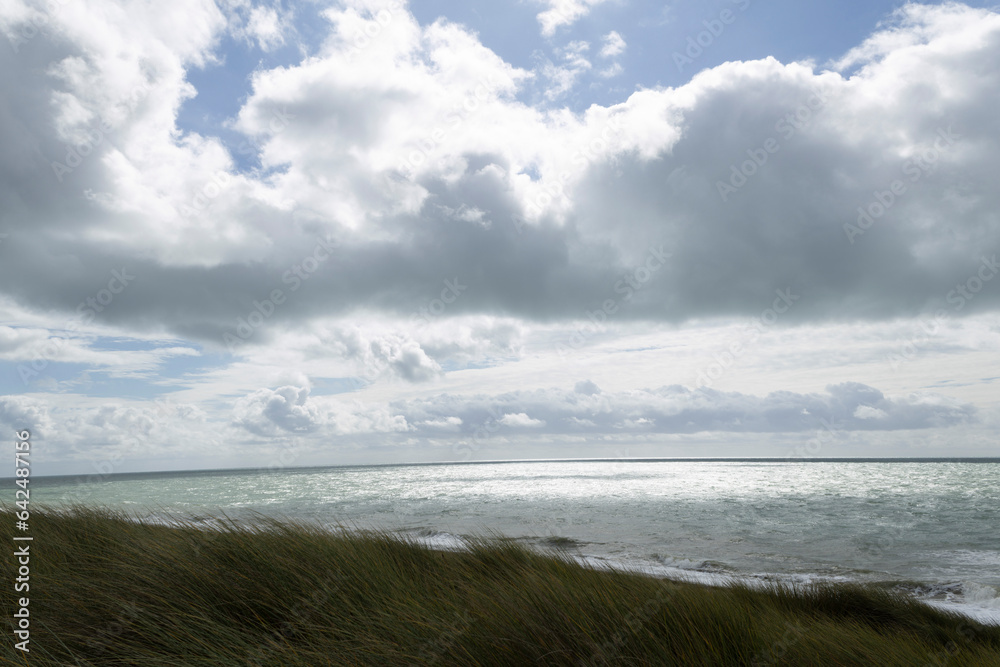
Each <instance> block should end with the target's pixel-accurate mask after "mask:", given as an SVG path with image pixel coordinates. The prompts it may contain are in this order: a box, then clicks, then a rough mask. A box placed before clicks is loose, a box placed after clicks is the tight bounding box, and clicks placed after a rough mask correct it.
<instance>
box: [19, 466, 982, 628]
mask: <svg viewBox="0 0 1000 667" xmlns="http://www.w3.org/2000/svg"><path fill="white" fill-rule="evenodd" d="M31 484H32V491H33V492H32V497H31V499H32V501H33V502H34V503H36V504H38V503H45V504H48V505H51V506H59V505H63V504H66V503H71V502H84V503H87V504H96V505H105V506H112V507H119V508H125V509H128V510H130V511H131V512H133V513H135V514H137V515H139V516H141V517H142V518H143V519H144V520H148V521H166V520H169V516H170V514H171V513H176V514H181V515H185V516H189V517H190V516H193V517H195V518H197V519H198V520H203V518H204V517H207V516H211V515H213V514H218V513H219V512H220V511H222V512H225V513H226V514H227V515H228V516H230V517H233V518H236V519H242V518H249V517H251V516H252V515H253V514H254V513H263V514H267V515H270V516H276V517H289V518H297V519H309V520H314V521H318V522H321V523H322V524H324V525H325V526H328V527H329V528H330V529H332V530H337V529H341V528H379V529H389V530H392V531H398V532H399V533H400V534H401V535H405V536H407V537H410V538H413V539H416V540H419V541H422V542H425V543H427V544H430V545H432V546H435V547H439V548H461V546H462V544H463V540H464V538H465V537H468V536H472V535H486V534H491V533H492V534H497V533H499V534H503V535H506V536H508V537H513V538H517V539H519V540H521V541H523V542H524V543H525V544H528V545H531V546H533V547H537V548H542V549H556V550H560V551H562V552H564V553H567V554H569V555H571V556H573V557H576V558H579V559H581V560H584V561H586V562H589V563H592V564H595V565H598V566H606V567H630V568H635V569H641V570H643V571H645V572H648V573H650V574H654V575H658V576H669V577H680V578H686V579H690V580H696V581H702V582H706V583H721V582H724V581H726V580H727V579H730V578H734V577H735V578H740V579H743V580H747V581H750V582H767V581H775V580H778V581H790V582H800V583H806V582H811V581H817V580H824V579H827V580H835V581H849V580H859V581H878V582H884V583H888V584H890V585H893V586H898V587H900V588H903V589H905V590H907V591H909V592H910V593H912V594H914V595H916V596H917V597H919V598H921V599H923V600H926V601H928V602H930V603H932V604H936V605H939V606H943V607H947V608H951V609H955V610H958V611H962V612H963V613H966V614H969V615H971V616H974V617H976V618H978V619H980V620H983V621H987V622H992V623H997V624H1000V530H998V528H1000V460H985V461H934V462H929V461H919V462H918V461H872V460H854V461H851V460H840V461H792V462H789V461H767V460H682V461H678V460H654V461H650V460H644V461H631V460H624V461H532V462H504V463H500V462H496V463H474V464H440V465H437V464H435V465H398V466H363V467H361V466H359V467H336V468H300V469H285V470H280V471H264V470H261V471H253V470H240V471H233V470H230V471H210V472H190V473H149V474H126V475H113V476H106V477H96V476H91V477H86V476H83V477H60V478H34V479H33V480H32V482H31Z"/></svg>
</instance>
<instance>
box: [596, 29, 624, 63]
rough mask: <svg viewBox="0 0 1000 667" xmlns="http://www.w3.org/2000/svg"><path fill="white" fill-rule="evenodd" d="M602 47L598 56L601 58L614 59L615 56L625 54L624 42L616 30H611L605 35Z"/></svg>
mask: <svg viewBox="0 0 1000 667" xmlns="http://www.w3.org/2000/svg"><path fill="white" fill-rule="evenodd" d="M602 41H603V42H604V46H602V47H601V52H600V56H601V57H602V58H614V57H615V56H620V55H621V54H623V53H625V47H626V46H627V45H626V44H625V40H624V39H623V38H622V36H621V35H620V34H618V31H617V30H612V31H611V32H609V33H608V34H606V35H605V36H604V38H603V40H602Z"/></svg>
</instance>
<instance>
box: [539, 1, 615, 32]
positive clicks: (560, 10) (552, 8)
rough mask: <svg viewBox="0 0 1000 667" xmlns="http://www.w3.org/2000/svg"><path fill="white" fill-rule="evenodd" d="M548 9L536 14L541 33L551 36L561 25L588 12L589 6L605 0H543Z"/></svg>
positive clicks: (569, 22)
mask: <svg viewBox="0 0 1000 667" xmlns="http://www.w3.org/2000/svg"><path fill="white" fill-rule="evenodd" d="M543 1H544V2H545V3H546V4H547V5H548V7H549V8H548V9H546V10H545V11H544V12H542V13H540V14H539V15H538V23H540V24H541V26H542V34H543V35H545V36H546V37H551V36H552V35H554V34H555V32H556V29H557V28H559V27H561V26H566V25H572V24H573V23H576V22H577V21H579V20H580V19H581V18H583V17H584V16H586V15H587V14H589V13H590V10H591V8H593V7H595V6H596V5H599V4H601V3H603V2H607V0H543Z"/></svg>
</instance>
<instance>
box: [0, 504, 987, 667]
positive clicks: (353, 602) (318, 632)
mask: <svg viewBox="0 0 1000 667" xmlns="http://www.w3.org/2000/svg"><path fill="white" fill-rule="evenodd" d="M2 509H3V511H4V513H5V514H6V515H8V516H7V517H6V518H7V519H10V520H8V521H5V522H4V524H3V526H4V527H3V528H2V529H0V530H2V531H3V532H4V533H5V535H6V536H7V537H8V539H10V537H12V536H13V521H12V517H11V516H10V514H11V510H10V508H7V507H3V508H2ZM208 519H212V518H211V517H208ZM31 520H32V531H33V532H32V535H33V537H34V542H32V543H31V544H32V550H33V551H32V574H31V577H32V579H31V584H32V588H31V591H30V595H31V607H30V610H31V618H32V620H33V621H34V622H35V623H36V625H33V626H32V644H31V646H32V654H31V662H32V664H40V665H47V664H63V663H66V662H69V663H72V664H76V662H79V664H88V663H89V664H102V660H107V659H109V658H110V657H112V656H113V657H114V658H115V659H116V660H118V661H119V662H121V664H154V663H155V664H160V663H171V664H180V663H184V664H194V663H197V664H200V665H232V664H260V665H267V664H292V665H312V664H316V665H320V664H330V660H333V664H350V665H353V664H357V665H368V664H372V665H375V664H388V665H412V664H418V665H469V664H472V665H477V664H478V665H509V664H557V665H563V664H565V665H615V664H650V665H657V664H664V665H666V664H678V663H679V664H694V665H699V664H703V665H719V664H721V665H753V666H754V667H760V666H762V665H797V664H845V665H853V664H859V665H860V664H884V665H900V666H902V665H913V664H924V663H926V662H933V661H934V660H937V659H938V658H939V657H940V656H946V657H947V659H948V664H949V665H969V666H971V667H979V666H980V665H995V664H998V663H1000V627H996V626H989V625H985V624H982V623H978V622H976V621H975V620H972V619H969V618H966V617H964V616H962V615H960V614H958V613H952V612H946V611H941V610H938V609H934V608H932V607H930V606H927V605H925V604H921V603H919V602H917V601H915V600H913V599H909V598H907V597H906V596H902V595H900V594H898V593H894V592H892V591H887V590H884V589H879V588H878V587H874V586H864V585H860V584H837V585H831V584H822V583H818V584H814V585H810V586H802V587H798V588H794V587H790V586H786V585H781V584H779V583H775V584H773V585H770V586H764V587H759V588H751V587H749V586H746V585H741V584H739V583H736V584H733V585H731V586H709V585H705V584H700V583H690V582H681V581H674V580H665V579H659V578H655V577H651V576H648V575H643V574H641V573H636V572H625V571H611V570H607V569H597V568H595V567H588V566H585V565H582V564H580V563H578V562H575V561H573V560H572V559H571V558H569V557H566V556H565V555H562V556H560V555H559V554H557V553H552V554H551V555H543V554H540V553H536V552H534V551H532V550H530V549H528V548H526V547H525V546H524V545H520V544H517V543H516V541H515V540H510V539H503V538H500V537H497V538H494V539H488V538H479V539H471V540H468V541H467V547H468V548H467V549H465V550H460V551H459V550H452V551H444V550H433V549H431V548H429V547H426V546H422V545H418V544H414V543H413V542H412V541H407V540H402V539H400V538H399V537H398V536H394V535H392V534H389V533H388V532H385V531H382V532H378V531H369V532H366V533H364V534H361V533H357V534H340V535H338V534H333V533H330V532H328V531H323V530H321V529H320V527H318V526H316V525H312V524H307V523H305V522H301V523H294V522H282V521H278V520H274V519H268V518H266V517H261V519H260V521H259V522H256V523H254V524H237V523H236V522H234V521H232V520H229V519H227V518H226V517H224V516H222V517H215V518H214V519H212V520H214V521H216V522H217V523H218V526H217V527H216V528H215V529H214V530H206V529H205V527H198V526H196V525H194V524H193V522H191V521H190V520H188V521H187V522H183V521H181V522H180V524H179V525H177V526H173V527H168V526H164V525H157V524H149V523H143V522H139V521H137V520H135V517H134V516H133V515H130V514H128V513H126V512H122V511H115V510H109V509H100V508H85V507H76V508H73V509H72V510H69V511H67V512H51V511H46V510H44V509H43V510H40V511H36V512H34V513H33V514H32V519H31ZM0 567H2V568H3V569H4V572H5V574H8V573H9V572H8V571H9V569H10V567H11V564H10V559H5V560H4V561H0ZM12 596H13V591H11V590H5V591H4V592H3V594H2V596H0V597H2V598H3V601H4V603H5V604H10V603H11V601H12ZM36 647H37V649H36ZM4 651H5V652H4V653H2V654H0V655H5V657H7V658H9V659H15V658H17V655H16V653H15V651H14V649H13V648H12V647H11V645H10V643H8V644H7V645H6V647H5V649H4Z"/></svg>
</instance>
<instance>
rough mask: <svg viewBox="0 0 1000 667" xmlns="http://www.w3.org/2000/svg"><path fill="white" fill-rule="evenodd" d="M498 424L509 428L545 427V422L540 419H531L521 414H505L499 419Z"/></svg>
mask: <svg viewBox="0 0 1000 667" xmlns="http://www.w3.org/2000/svg"><path fill="white" fill-rule="evenodd" d="M499 423H500V424H501V425H503V426H510V427H511V428H539V427H541V426H545V422H544V421H542V420H541V419H532V418H531V417H529V416H528V415H526V414H524V413H523V412H515V413H510V414H506V415H504V416H503V417H501V418H500V420H499Z"/></svg>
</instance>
